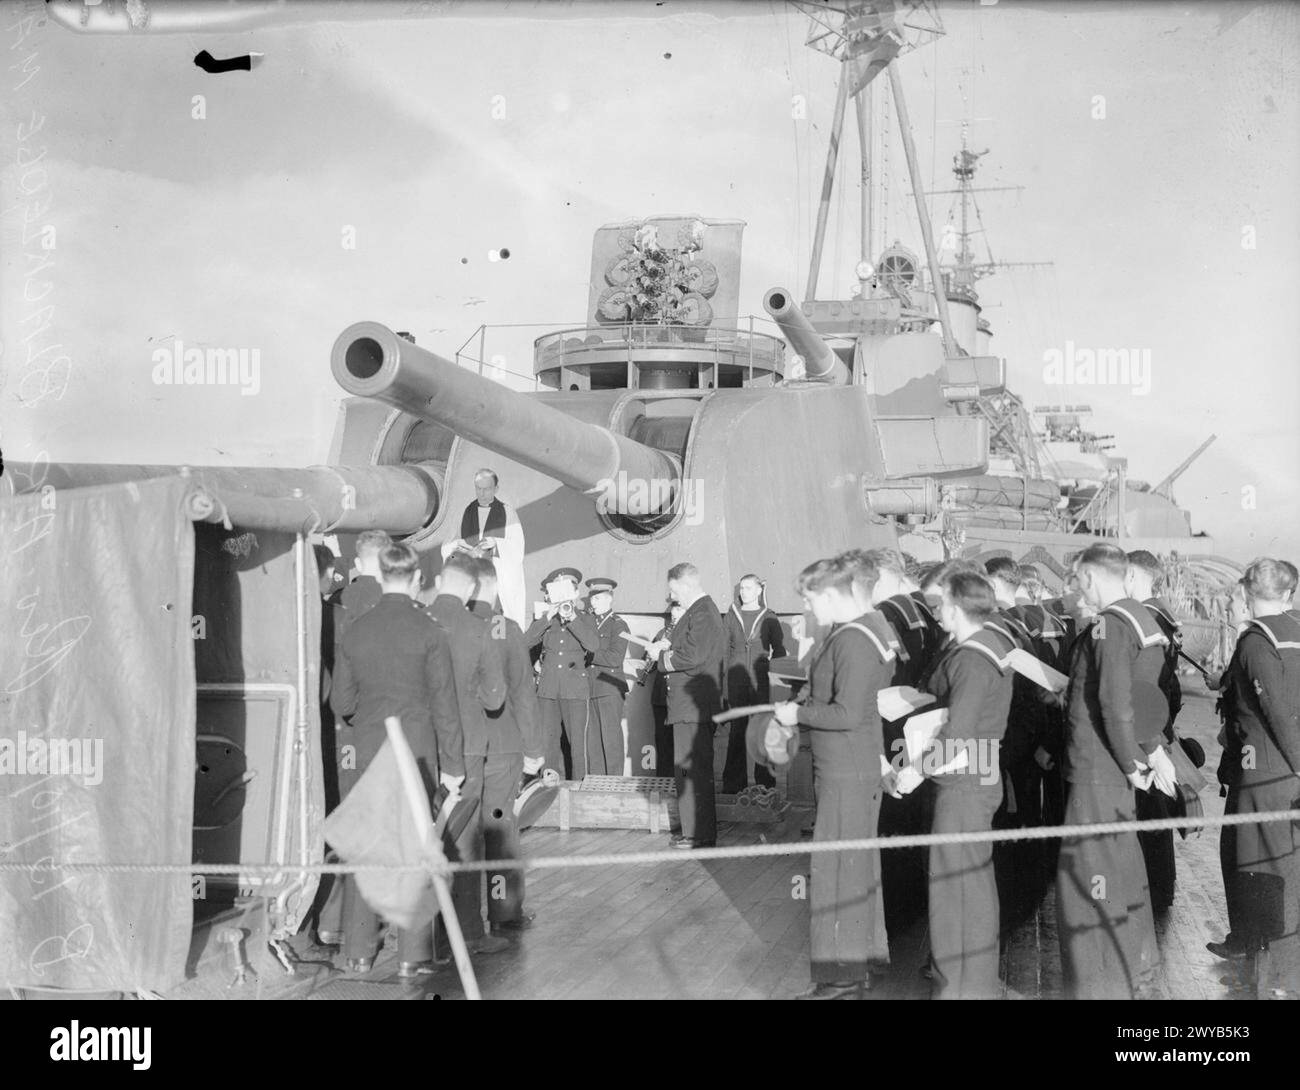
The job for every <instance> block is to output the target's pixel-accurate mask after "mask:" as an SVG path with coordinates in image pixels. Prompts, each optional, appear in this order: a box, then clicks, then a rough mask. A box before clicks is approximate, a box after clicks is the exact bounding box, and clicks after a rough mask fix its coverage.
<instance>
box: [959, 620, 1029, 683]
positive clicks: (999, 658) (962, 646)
mask: <svg viewBox="0 0 1300 1090" xmlns="http://www.w3.org/2000/svg"><path fill="white" fill-rule="evenodd" d="M995 632H997V629H989V628H988V627H987V625H986V627H985V628H983V629H981V630H980V631H979V632H976V633H975V635H973V636H971V637H970V639H968V640H962V642H961V643H959V644H957V646H956V647H954V648H953V651H954V653H955V652H957V651H967V650H969V651H974V652H976V653H977V654H980V655H983V656H984V657H985V658H986V659H988V660H989V662H991V663H993V665H994V666H995V667H997V671H998V673H1000V674H1003V673H1006V670H1007V666H1008V665H1010V664H1009V663H1008V662H1007V658H1006V655H1005V654H1004V653H1003V651H1002V649H1001V648H1000V647H999V646H998V637H997V636H995V635H994V633H995ZM1013 642H1014V641H1013Z"/></svg>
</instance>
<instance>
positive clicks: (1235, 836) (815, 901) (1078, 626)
mask: <svg viewBox="0 0 1300 1090" xmlns="http://www.w3.org/2000/svg"><path fill="white" fill-rule="evenodd" d="M1160 579H1161V568H1160V564H1159V562H1158V561H1157V560H1156V558H1155V557H1154V556H1152V555H1151V554H1150V553H1148V552H1145V551H1135V552H1132V553H1128V554H1126V553H1125V552H1124V551H1123V550H1121V549H1119V548H1118V547H1117V546H1115V545H1112V544H1108V543H1095V544H1092V545H1090V546H1089V547H1087V548H1086V549H1084V550H1082V551H1081V552H1080V553H1078V554H1076V555H1075V556H1074V557H1072V558H1071V560H1070V568H1069V575H1068V585H1067V588H1066V590H1067V593H1066V594H1064V595H1063V596H1061V597H1059V598H1056V599H1052V600H1046V599H1045V598H1044V595H1043V593H1042V585H1041V582H1040V580H1039V578H1038V575H1037V572H1036V571H1035V570H1034V569H1033V568H1032V567H1023V568H1022V567H1018V566H1017V565H1016V564H1015V563H1014V562H1013V561H1011V560H1009V559H1006V558H998V559H995V560H992V561H990V562H989V563H988V564H987V566H980V565H977V564H974V563H971V562H968V561H961V560H955V561H950V562H947V563H945V564H942V565H939V566H937V567H936V568H934V569H931V570H930V571H928V572H926V573H924V574H922V575H921V576H920V583H919V584H918V583H917V582H915V581H913V580H912V579H910V578H909V575H908V572H907V570H906V569H905V567H904V565H903V561H902V558H901V557H900V556H899V555H898V554H897V553H895V552H893V551H891V550H879V549H878V550H872V551H869V552H863V551H852V552H847V553H844V554H841V555H840V556H837V557H834V558H830V559H825V560H820V561H817V562H816V563H814V564H812V565H810V566H809V567H807V568H805V569H804V571H803V572H802V573H801V574H800V576H799V580H798V588H799V590H800V592H801V594H802V595H803V598H804V603H805V606H806V608H807V609H808V610H809V611H810V612H811V613H812V614H813V616H814V617H815V618H816V620H817V622H818V623H819V624H820V625H823V626H828V628H827V630H826V632H825V634H824V636H822V638H821V639H820V640H819V641H818V642H817V644H815V645H814V647H813V649H812V651H811V653H810V657H809V660H808V661H809V666H808V670H807V687H806V689H805V691H804V692H803V693H802V694H801V697H800V699H799V700H798V701H790V702H785V703H780V704H777V705H776V708H775V711H774V713H773V716H772V719H771V721H768V722H766V723H758V724H756V725H755V726H754V727H753V728H751V730H750V748H751V751H752V752H754V753H755V754H756V755H757V756H758V757H759V759H760V760H762V759H766V760H767V761H768V762H769V763H771V764H773V765H779V764H782V763H785V762H787V761H788V760H789V759H790V755H791V754H792V753H793V752H794V750H795V749H796V748H797V746H798V741H797V737H796V732H797V731H806V732H807V735H806V736H807V739H808V742H809V743H810V748H811V753H812V763H813V776H814V784H815V789H816V797H817V818H816V827H815V831H814V839H815V840H839V839H858V838H869V837H873V836H876V835H878V834H881V835H885V834H888V833H898V832H918V831H919V832H927V831H928V832H932V833H934V834H948V833H975V832H984V831H988V830H990V829H995V828H1015V827H1019V826H1040V825H1060V824H1065V825H1088V824H1094V823H1109V822H1123V821H1133V820H1135V819H1145V818H1163V817H1170V816H1182V815H1183V813H1184V810H1183V805H1184V799H1185V797H1186V793H1185V792H1184V790H1183V789H1182V784H1184V783H1185V782H1187V781H1188V780H1192V779H1194V778H1195V773H1194V772H1191V773H1190V774H1189V772H1188V771H1187V770H1190V769H1194V768H1195V767H1196V766H1197V765H1198V764H1199V763H1202V762H1203V760H1204V755H1203V753H1201V752H1199V746H1197V745H1196V744H1195V743H1194V741H1192V740H1190V739H1189V740H1187V741H1186V742H1185V741H1184V740H1183V739H1181V738H1179V737H1178V735H1177V733H1176V730H1175V727H1174V721H1175V718H1176V716H1177V714H1178V711H1179V708H1180V707H1181V703H1182V700H1181V691H1180V685H1179V681H1178V657H1179V653H1180V652H1179V634H1178V624H1177V621H1176V620H1175V619H1174V616H1173V614H1172V612H1171V610H1170V609H1169V608H1168V606H1167V605H1166V604H1165V603H1164V602H1163V601H1162V600H1161V599H1160V598H1158V597H1156V594H1155V591H1156V590H1157V589H1158V587H1159V581H1160ZM1295 586H1296V570H1295V568H1294V567H1293V566H1292V565H1290V564H1289V563H1287V562H1286V561H1279V560H1271V559H1261V560H1257V561H1255V562H1254V563H1253V564H1251V565H1250V566H1249V568H1248V569H1247V570H1246V573H1245V576H1244V577H1243V578H1242V580H1241V593H1242V603H1241V604H1242V608H1243V610H1244V612H1245V613H1246V614H1248V616H1247V618H1245V619H1244V623H1243V625H1242V627H1241V630H1240V638H1239V640H1238V643H1237V651H1236V654H1235V655H1234V657H1233V659H1232V662H1231V663H1230V665H1229V667H1228V669H1227V670H1226V671H1225V673H1224V675H1223V678H1222V679H1221V681H1219V682H1217V683H1215V684H1216V685H1218V686H1219V687H1221V688H1222V689H1223V691H1224V697H1223V699H1222V701H1221V711H1222V713H1223V716H1224V731H1223V734H1222V735H1221V737H1220V741H1221V742H1222V744H1223V745H1224V755H1223V761H1222V763H1221V765H1220V771H1219V774H1220V779H1221V781H1222V782H1223V783H1224V784H1225V785H1226V790H1227V796H1228V801H1227V812H1228V813H1249V812H1253V813H1261V812H1265V811H1277V810H1288V809H1294V808H1297V806H1298V805H1300V803H1298V802H1297V797H1298V796H1300V779H1298V778H1297V773H1300V721H1298V718H1297V716H1298V715H1300V615H1297V613H1296V612H1295V610H1294V608H1293V594H1294V590H1295ZM1017 652H1022V653H1028V655H1030V656H1032V657H1033V658H1034V659H1036V660H1038V662H1040V663H1042V664H1044V665H1046V666H1048V667H1051V668H1052V670H1053V671H1059V673H1060V674H1063V675H1064V676H1065V678H1066V679H1068V681H1067V682H1065V685H1064V688H1063V689H1060V688H1059V687H1057V686H1053V685H1048V684H1040V683H1039V681H1045V680H1050V675H1048V674H1046V673H1045V672H1038V673H1039V674H1040V677H1039V679H1038V680H1037V681H1031V680H1030V677H1031V676H1034V675H1035V673H1036V671H1035V670H1033V669H1032V668H1031V669H1028V670H1025V669H1024V664H1025V662H1026V660H1025V658H1024V656H1023V655H1019V656H1017V654H1016V653H1017ZM1013 662H1015V663H1017V664H1018V667H1017V668H1016V669H1013V667H1012V663H1013ZM899 685H903V686H911V687H912V688H914V689H915V690H918V691H919V692H920V693H924V694H929V695H930V696H931V697H933V698H934V700H933V701H932V702H926V703H925V704H924V706H923V707H922V706H919V705H920V704H921V702H920V701H917V704H918V707H917V708H916V709H915V711H914V712H912V713H909V714H905V715H904V717H903V718H902V719H899V720H889V719H884V718H882V716H881V714H880V711H879V707H880V704H879V693H880V691H881V690H883V689H887V688H891V687H893V686H899ZM935 709H943V710H944V711H945V712H946V715H944V716H943V721H942V725H941V726H940V727H939V729H938V733H937V735H935V736H934V738H933V742H932V748H931V749H930V750H929V751H928V752H927V754H926V757H925V759H924V760H918V759H916V757H915V755H914V754H913V755H912V756H911V757H910V758H909V757H908V756H907V745H906V742H905V739H904V735H905V723H906V720H907V719H908V718H910V716H911V714H917V715H919V714H925V713H928V712H931V711H933V710H935ZM992 753H996V757H992V758H990V755H991V754H992ZM954 754H964V757H962V759H953V755H954ZM1296 828H1297V826H1295V825H1293V824H1292V823H1290V822H1276V821H1275V822H1271V823H1259V824H1246V825H1237V826H1227V827H1224V828H1223V830H1222V839H1221V849H1222V850H1221V856H1222V861H1223V878H1224V883H1225V888H1226V892H1227V902H1228V909H1229V923H1230V927H1231V932H1230V934H1229V936H1228V938H1227V939H1226V940H1225V941H1224V942H1223V943H1211V944H1210V949H1211V950H1212V951H1213V952H1215V953H1216V954H1219V955H1220V956H1223V957H1225V958H1238V957H1251V958H1254V959H1256V962H1257V966H1256V974H1255V978H1256V979H1257V980H1258V982H1259V984H1258V986H1259V994H1260V995H1261V996H1273V997H1293V998H1294V997H1300V933H1298V932H1300V849H1298V846H1297V844H1296V836H1295V829H1296ZM907 854H908V853H907V851H906V850H902V851H895V850H890V851H888V852H887V855H889V856H894V857H897V858H898V859H899V860H900V861H902V862H905V860H906V855H907ZM925 870H926V874H927V884H928V914H929V941H930V957H929V960H928V964H927V965H926V967H925V969H924V970H923V971H924V972H925V974H926V975H927V976H928V977H929V978H930V979H931V981H932V988H933V994H934V995H935V996H936V997H937V998H968V997H969V998H983V997H992V996H996V995H998V994H1000V990H1001V986H1000V983H999V979H998V967H999V950H1000V936H1001V935H1003V934H1005V933H1006V930H1007V927H1008V926H1009V925H1013V924H1014V923H1015V922H1016V921H1017V920H1018V919H1023V918H1024V915H1025V914H1026V913H1028V912H1032V911H1034V910H1035V909H1037V907H1038V905H1039V904H1040V903H1041V900H1042V898H1043V896H1044V895H1045V893H1046V892H1047V889H1048V888H1049V886H1050V885H1052V884H1053V883H1054V885H1055V900H1056V916H1057V929H1058V935H1059V940H1060V946H1061V960H1062V967H1063V972H1064V978H1065V985H1066V991H1067V994H1068V995H1069V996H1071V997H1077V998H1137V997H1142V996H1144V995H1147V994H1150V991H1151V986H1152V984H1153V982H1154V975H1155V970H1156V968H1157V965H1158V959H1159V951H1158V948H1157V944H1156V935H1155V928H1154V917H1155V915H1156V914H1158V913H1159V912H1162V911H1164V910H1166V909H1167V908H1168V907H1169V906H1170V904H1171V903H1172V901H1173V898H1174V880H1175V869H1174V854H1173V833H1172V831H1171V830H1158V831H1148V832H1143V833H1142V834H1140V835H1139V834H1135V833H1134V832H1131V831H1130V832H1116V833H1113V834H1105V835H1089V836H1072V837H1065V838H1061V839H1034V840H1022V841H1008V842H1000V843H998V844H996V845H995V844H993V843H992V842H990V841H979V842H951V841H950V842H946V843H941V844H935V845H932V846H931V847H930V849H929V851H928V860H927V861H926V867H925ZM883 871H884V879H883V886H884V887H887V886H888V885H889V883H890V881H891V877H892V878H894V879H895V880H898V881H901V880H902V879H903V878H904V877H905V876H906V868H905V866H904V867H902V868H901V869H900V867H899V866H895V867H894V868H892V869H891V868H890V867H888V866H886V867H885V868H883ZM884 892H886V889H882V866H881V859H880V853H879V852H876V851H871V852H854V851H836V852H814V853H813V855H812V880H811V887H810V907H811V921H810V923H811V975H812V986H811V988H810V989H809V990H808V991H807V992H805V993H804V994H803V996H801V998H810V999H835V998H847V997H853V996H860V995H861V994H862V993H863V992H864V991H865V990H866V989H867V988H869V986H870V982H871V974H872V971H873V970H879V969H880V968H882V967H883V966H884V965H885V964H887V963H888V960H889V948H888V936H887V934H886V931H885V927H884V913H883V905H884V898H883V893H884Z"/></svg>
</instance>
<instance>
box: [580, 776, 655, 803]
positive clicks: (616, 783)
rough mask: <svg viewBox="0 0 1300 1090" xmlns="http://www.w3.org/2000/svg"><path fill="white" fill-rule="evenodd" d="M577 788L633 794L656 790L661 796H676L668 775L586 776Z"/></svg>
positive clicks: (648, 792) (643, 793)
mask: <svg viewBox="0 0 1300 1090" xmlns="http://www.w3.org/2000/svg"><path fill="white" fill-rule="evenodd" d="M578 790H579V791H621V792H624V793H628V794H634V795H648V794H650V793H651V792H652V791H658V792H659V794H660V796H662V797H663V798H674V799H675V798H676V797H677V784H676V781H674V780H673V779H672V777H670V776H587V777H585V778H584V779H583V781H582V783H581V784H579V785H578Z"/></svg>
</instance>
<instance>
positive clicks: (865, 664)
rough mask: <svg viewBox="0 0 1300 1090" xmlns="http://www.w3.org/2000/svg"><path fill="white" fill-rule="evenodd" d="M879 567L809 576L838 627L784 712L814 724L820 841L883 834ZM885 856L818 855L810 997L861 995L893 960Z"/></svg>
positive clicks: (787, 721) (818, 610) (885, 672)
mask: <svg viewBox="0 0 1300 1090" xmlns="http://www.w3.org/2000/svg"><path fill="white" fill-rule="evenodd" d="M875 574H876V573H875V570H874V568H869V567H868V566H867V565H866V564H863V563H861V562H858V563H856V564H855V563H851V562H849V561H846V560H845V559H844V558H843V557H837V558H835V559H834V560H818V561H817V562H816V563H814V564H810V565H809V566H808V567H806V568H804V570H803V571H802V572H800V574H799V581H798V590H799V593H800V594H801V595H802V596H803V598H804V602H805V605H806V608H807V609H809V610H810V611H811V612H812V614H813V617H814V618H815V619H816V621H817V623H818V624H819V625H830V626H831V628H830V631H829V632H828V633H827V634H826V635H825V636H823V637H822V638H821V640H820V641H819V643H818V645H817V646H816V647H815V648H814V649H813V651H812V652H811V660H810V664H809V667H808V689H807V692H806V693H805V695H804V696H803V698H802V699H803V702H802V703H801V704H795V703H793V702H790V701H787V702H784V703H780V704H778V705H777V706H776V710H775V712H774V716H775V718H776V721H777V722H778V723H779V724H781V725H782V726H783V727H785V728H787V729H788V728H792V727H795V726H796V725H797V726H800V727H807V728H808V731H809V737H810V742H811V745H812V759H813V779H814V784H815V789H816V793H817V824H816V827H815V829H814V831H813V839H814V840H856V839H863V838H867V837H873V836H875V835H876V822H877V817H878V815H879V813H880V796H881V790H882V772H881V763H882V761H883V760H884V749H883V740H882V736H881V731H880V713H879V711H878V710H877V707H876V699H877V694H878V693H879V691H880V690H881V689H882V688H884V687H886V686H888V684H889V679H890V675H891V673H892V672H893V659H894V652H893V651H892V650H891V649H890V647H889V645H888V643H887V642H886V641H887V640H888V639H890V638H891V637H892V633H890V632H889V626H888V623H887V622H886V621H885V620H884V618H882V617H881V616H880V615H879V614H878V613H874V612H865V613H861V612H859V611H860V610H861V609H862V608H863V602H862V600H861V599H860V598H855V596H854V591H853V583H854V579H855V577H856V578H857V579H858V581H859V582H861V583H862V584H863V585H864V588H865V590H866V595H865V597H866V598H867V600H868V601H869V598H870V585H871V584H874V582H875ZM880 892H881V890H880V853H879V851H862V852H833V853H824V852H818V853H816V854H814V855H813V856H812V883H811V885H810V887H809V891H808V893H809V896H808V910H809V929H810V962H811V964H810V972H811V976H812V987H811V988H810V989H809V990H808V991H806V992H803V993H802V994H801V995H800V996H799V998H801V999H840V998H847V997H850V996H855V995H857V996H860V995H861V993H862V992H863V991H865V990H866V989H867V988H869V987H870V983H871V966H872V965H873V964H876V965H885V964H888V962H889V943H888V940H887V938H886V936H885V928H884V925H883V919H882V915H883V911H884V906H883V902H882V900H881V896H880Z"/></svg>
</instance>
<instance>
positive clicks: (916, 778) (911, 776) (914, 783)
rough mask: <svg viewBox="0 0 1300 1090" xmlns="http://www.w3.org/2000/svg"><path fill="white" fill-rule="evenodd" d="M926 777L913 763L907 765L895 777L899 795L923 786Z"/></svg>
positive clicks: (896, 789) (908, 793) (895, 788)
mask: <svg viewBox="0 0 1300 1090" xmlns="http://www.w3.org/2000/svg"><path fill="white" fill-rule="evenodd" d="M924 779H925V777H924V776H922V775H921V773H919V772H918V771H917V770H916V769H915V768H914V767H913V766H912V765H906V766H905V767H904V768H902V769H901V770H900V771H899V773H898V775H897V776H895V777H894V790H895V791H897V792H898V794H899V796H900V797H901V796H903V795H910V794H911V793H912V792H913V791H915V790H916V789H917V788H918V787H920V786H921V783H922V781H924Z"/></svg>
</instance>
